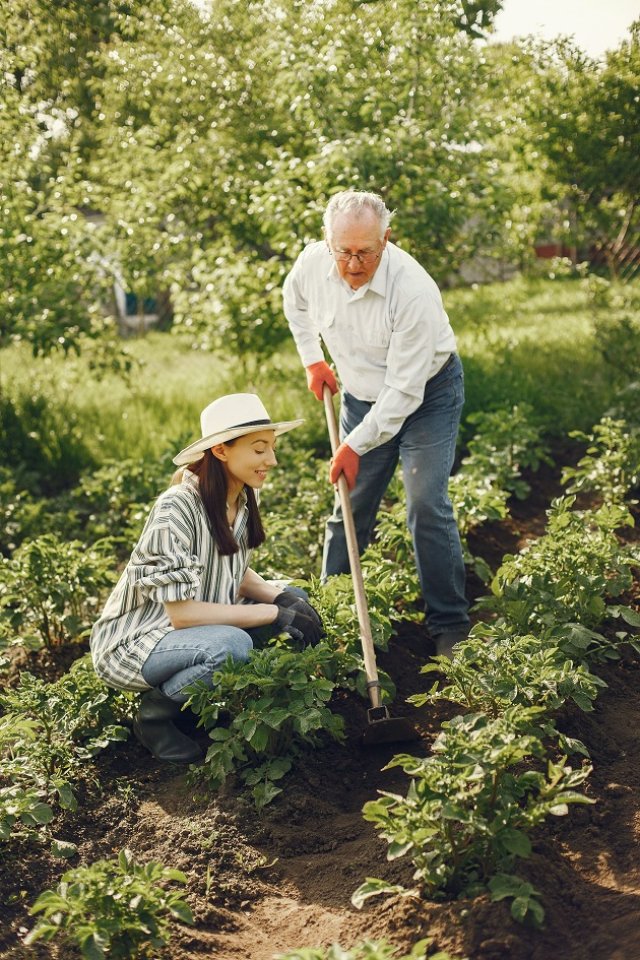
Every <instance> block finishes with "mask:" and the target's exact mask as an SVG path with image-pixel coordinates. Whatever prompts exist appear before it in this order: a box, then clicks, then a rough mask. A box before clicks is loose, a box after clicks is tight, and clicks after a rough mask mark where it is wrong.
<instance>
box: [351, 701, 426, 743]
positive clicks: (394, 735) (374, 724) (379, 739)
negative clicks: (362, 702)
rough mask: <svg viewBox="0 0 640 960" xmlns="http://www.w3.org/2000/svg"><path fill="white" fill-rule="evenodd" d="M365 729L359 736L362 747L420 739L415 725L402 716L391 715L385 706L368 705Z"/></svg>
mask: <svg viewBox="0 0 640 960" xmlns="http://www.w3.org/2000/svg"><path fill="white" fill-rule="evenodd" d="M367 722H368V726H367V729H366V730H365V731H364V732H363V734H362V736H361V737H360V742H361V744H362V746H363V747H376V746H378V745H381V744H384V743H409V742H414V741H416V740H419V739H420V734H419V733H418V731H417V730H416V729H415V727H414V726H413V725H412V724H411V723H409V721H408V720H405V719H404V718H403V717H391V716H389V711H388V710H387V708H386V707H385V706H380V707H370V708H369V710H368V711H367Z"/></svg>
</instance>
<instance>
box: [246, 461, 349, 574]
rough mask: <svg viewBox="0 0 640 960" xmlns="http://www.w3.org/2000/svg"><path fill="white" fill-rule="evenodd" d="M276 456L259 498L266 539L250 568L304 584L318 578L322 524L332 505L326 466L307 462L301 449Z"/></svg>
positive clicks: (322, 532)
mask: <svg viewBox="0 0 640 960" xmlns="http://www.w3.org/2000/svg"><path fill="white" fill-rule="evenodd" d="M278 457H279V458H280V451H279V450H278ZM282 457H283V459H282V463H281V465H280V469H279V470H278V471H277V473H276V475H275V478H274V479H273V480H271V478H269V481H268V483H267V484H265V487H264V490H263V492H262V495H261V500H262V504H263V522H264V526H265V531H266V534H267V539H266V542H265V543H264V545H263V546H262V547H261V548H260V549H259V551H257V553H256V556H257V557H258V558H259V559H258V560H257V561H256V563H257V564H258V565H259V569H260V570H261V572H262V574H263V576H265V577H268V578H270V579H275V580H277V579H282V578H287V579H308V578H309V577H310V576H312V575H314V576H318V575H319V574H320V561H321V557H322V543H323V538H324V521H325V520H326V518H327V516H328V514H329V513H330V512H331V503H332V489H331V486H330V484H329V482H328V467H326V466H325V464H324V463H323V462H322V461H320V460H317V459H316V458H309V455H308V450H306V449H305V447H304V446H303V445H302V444H295V445H293V444H288V445H287V447H286V449H285V451H284V453H283V455H282Z"/></svg>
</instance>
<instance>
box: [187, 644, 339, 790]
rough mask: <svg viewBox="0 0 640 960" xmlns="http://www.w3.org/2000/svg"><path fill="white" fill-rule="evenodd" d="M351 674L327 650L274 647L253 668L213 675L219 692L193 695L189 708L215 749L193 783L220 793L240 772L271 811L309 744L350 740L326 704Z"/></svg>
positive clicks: (254, 659) (256, 657)
mask: <svg viewBox="0 0 640 960" xmlns="http://www.w3.org/2000/svg"><path fill="white" fill-rule="evenodd" d="M345 668H346V661H345V658H344V657H341V656H339V655H338V654H336V651H334V650H333V649H332V648H331V647H330V646H328V645H327V644H326V643H320V644H318V645H317V646H316V647H310V648H307V649H306V650H302V651H300V652H297V651H292V650H290V649H287V648H286V647H281V646H277V645H274V646H270V647H268V648H267V649H265V650H254V651H253V652H252V654H251V657H250V659H249V661H248V662H247V663H235V662H233V661H232V660H229V661H228V662H227V664H226V665H225V667H224V669H223V670H221V671H217V672H216V673H215V674H214V688H213V690H210V689H209V688H207V687H205V686H204V684H197V685H195V686H194V687H193V688H192V692H191V697H190V699H189V701H188V705H189V706H190V707H191V709H192V710H193V711H194V712H195V713H197V714H199V716H200V725H202V726H203V727H204V728H205V729H206V730H208V731H209V736H210V738H211V740H212V741H213V742H212V744H211V746H210V747H209V750H208V752H207V755H206V758H205V761H204V764H203V765H202V766H199V767H194V768H192V773H191V778H192V780H197V781H204V782H206V783H207V785H208V786H210V787H212V788H214V789H217V788H219V787H220V786H222V784H223V783H224V782H225V780H226V778H227V776H228V775H229V774H230V773H232V772H237V773H238V774H239V775H240V777H241V779H242V780H243V781H244V783H245V784H246V785H247V786H249V787H251V792H252V795H253V798H254V800H255V803H256V806H257V807H258V808H260V807H263V806H264V805H265V804H267V803H269V802H270V801H271V800H273V798H274V797H276V796H277V795H278V794H279V793H281V792H282V790H281V787H278V786H276V783H277V781H278V780H280V779H282V777H283V776H284V775H285V774H286V773H287V772H288V771H289V770H290V769H291V766H292V763H293V760H294V758H295V756H296V755H297V753H298V752H299V750H300V747H301V745H302V744H304V743H311V744H314V743H317V740H318V735H319V734H320V733H328V734H329V735H330V736H332V737H334V738H335V739H336V740H341V739H342V738H343V721H342V718H341V717H339V716H337V715H335V714H333V713H332V712H331V710H330V709H329V707H328V706H327V704H328V702H329V700H330V698H331V695H332V693H333V690H334V687H335V686H336V684H337V683H338V682H339V681H340V678H341V676H343V675H344V672H345ZM223 716H228V717H229V721H228V725H226V726H221V725H219V721H220V720H221V718H222V717H223Z"/></svg>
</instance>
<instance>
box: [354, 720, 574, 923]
mask: <svg viewBox="0 0 640 960" xmlns="http://www.w3.org/2000/svg"><path fill="white" fill-rule="evenodd" d="M537 715H539V711H537V710H531V709H523V708H521V707H512V708H510V710H508V711H507V712H506V713H505V714H504V715H503V716H502V717H498V718H496V719H494V720H490V719H488V718H487V717H486V716H483V715H482V714H467V715H464V716H457V717H454V718H453V719H452V720H450V721H447V722H445V723H443V725H442V726H443V729H442V732H441V733H440V734H439V736H438V737H437V739H436V740H435V742H434V745H433V754H432V756H430V757H427V758H417V757H412V756H408V755H405V754H400V755H398V756H395V757H394V758H393V760H392V761H391V763H390V764H388V767H397V766H399V767H401V768H402V769H403V770H404V772H405V773H406V774H408V776H409V777H410V778H411V784H410V787H409V790H408V793H407V795H406V797H402V796H399V795H397V794H392V793H386V792H382V794H381V797H380V799H378V800H371V801H369V802H368V803H366V804H365V806H364V808H363V813H364V817H365V820H368V821H370V822H372V823H374V824H375V825H376V827H377V828H378V830H379V831H380V832H381V833H382V835H383V836H384V837H385V839H386V840H387V841H388V843H389V851H388V854H387V856H388V859H390V860H394V859H396V858H397V857H402V856H406V855H408V856H410V857H411V860H412V862H413V864H414V866H415V868H416V869H415V873H414V877H415V879H416V880H417V881H418V884H419V890H418V892H419V893H423V894H424V895H426V896H431V897H433V896H434V895H436V894H438V893H439V894H440V895H443V894H445V895H448V896H452V897H455V896H458V895H460V894H467V895H474V894H476V893H478V892H480V891H481V890H482V889H483V888H484V886H485V884H486V883H487V882H488V881H489V880H490V878H491V877H492V876H494V875H495V874H496V873H498V872H503V871H504V870H505V868H508V867H509V866H510V865H511V864H512V863H513V862H514V860H515V859H516V858H517V857H528V856H529V854H530V852H531V841H530V839H529V837H528V835H527V831H529V830H530V829H531V828H532V827H534V826H536V825H537V824H539V823H540V822H542V821H543V820H544V819H545V818H546V817H547V816H548V815H550V814H551V815H554V816H562V815H564V814H566V813H567V811H568V807H567V804H569V803H590V802H591V801H589V800H588V799H587V798H586V797H585V796H583V795H582V794H580V793H577V792H576V787H578V786H580V785H581V784H582V783H583V782H584V780H585V779H586V777H587V776H588V774H589V772H590V768H589V767H586V766H585V767H583V768H581V769H578V770H573V769H572V768H571V767H569V766H566V765H565V759H566V758H562V759H560V760H559V761H558V762H555V763H554V762H552V761H548V763H547V765H546V770H545V771H544V772H542V771H540V770H527V769H524V768H523V761H525V760H529V759H531V758H535V759H537V760H538V761H541V760H543V758H544V756H545V748H544V746H543V743H542V740H541V738H540V735H539V734H538V733H536V730H535V727H534V723H535V719H536V716H537ZM384 892H388V886H387V885H385V884H384V882H383V881H376V880H368V881H367V882H365V884H363V885H362V886H361V887H360V888H359V889H358V891H356V893H355V894H354V898H353V899H354V903H355V904H356V906H358V905H361V904H362V902H363V901H364V900H365V899H366V898H367V897H368V896H372V895H375V894H378V893H384Z"/></svg>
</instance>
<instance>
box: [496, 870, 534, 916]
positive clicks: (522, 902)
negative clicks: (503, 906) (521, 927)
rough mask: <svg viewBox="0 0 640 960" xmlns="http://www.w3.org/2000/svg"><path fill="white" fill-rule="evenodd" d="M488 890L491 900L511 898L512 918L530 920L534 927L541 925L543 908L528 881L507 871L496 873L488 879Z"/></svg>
mask: <svg viewBox="0 0 640 960" xmlns="http://www.w3.org/2000/svg"><path fill="white" fill-rule="evenodd" d="M489 890H490V891H491V899H492V900H493V901H500V900H505V899H507V898H510V897H512V898H513V900H512V903H511V916H512V917H513V919H514V920H517V921H518V922H519V923H527V922H530V923H531V925H532V926H534V927H541V926H542V921H543V920H544V910H543V909H542V907H541V905H540V904H539V903H538V901H537V900H536V899H535V898H536V897H537V896H539V894H538V891H537V890H536V889H535V887H533V886H532V885H531V884H530V883H527V882H526V881H525V880H522V879H521V878H520V877H514V876H513V875H512V874H509V873H497V874H496V875H495V877H492V878H491V880H490V881H489Z"/></svg>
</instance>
